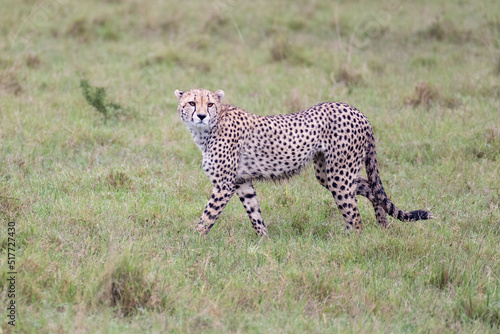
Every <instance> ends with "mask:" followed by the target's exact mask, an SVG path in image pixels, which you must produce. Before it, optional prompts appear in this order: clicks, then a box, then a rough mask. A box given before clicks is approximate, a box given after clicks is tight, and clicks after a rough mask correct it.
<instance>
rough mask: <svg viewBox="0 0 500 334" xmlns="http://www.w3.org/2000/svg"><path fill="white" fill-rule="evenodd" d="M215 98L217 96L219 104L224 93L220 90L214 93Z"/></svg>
mask: <svg viewBox="0 0 500 334" xmlns="http://www.w3.org/2000/svg"><path fill="white" fill-rule="evenodd" d="M214 94H215V96H217V98H218V99H219V102H220V101H221V100H222V98H223V97H224V91H223V90H222V89H219V90H218V91H216V92H215V93H214Z"/></svg>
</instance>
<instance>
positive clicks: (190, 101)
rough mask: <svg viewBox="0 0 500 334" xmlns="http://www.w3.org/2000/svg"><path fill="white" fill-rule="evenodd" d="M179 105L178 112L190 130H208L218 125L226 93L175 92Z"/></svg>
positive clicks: (207, 91) (198, 90)
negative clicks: (222, 101) (218, 116)
mask: <svg viewBox="0 0 500 334" xmlns="http://www.w3.org/2000/svg"><path fill="white" fill-rule="evenodd" d="M175 95H176V96H177V99H179V105H178V106H177V111H178V112H179V113H180V114H181V118H182V120H183V121H184V123H186V125H187V126H188V127H189V128H208V127H212V126H214V125H215V124H216V123H217V115H218V113H219V110H220V107H221V105H222V103H221V100H222V98H223V97H224V92H223V91H222V90H220V89H219V90H218V91H216V92H214V93H212V92H211V91H209V90H206V89H192V90H190V91H187V92H181V91H179V90H176V91H175Z"/></svg>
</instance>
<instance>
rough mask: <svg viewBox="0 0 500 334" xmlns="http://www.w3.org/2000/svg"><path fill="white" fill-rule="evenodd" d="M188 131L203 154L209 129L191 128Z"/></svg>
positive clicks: (208, 136)
mask: <svg viewBox="0 0 500 334" xmlns="http://www.w3.org/2000/svg"><path fill="white" fill-rule="evenodd" d="M190 130H191V135H193V139H194V142H195V143H196V145H197V146H198V147H199V148H200V150H201V151H202V152H204V151H205V150H206V147H207V144H208V140H209V138H210V132H211V131H210V130H209V129H198V128H195V129H193V128H191V129H190Z"/></svg>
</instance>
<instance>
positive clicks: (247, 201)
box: [236, 182, 268, 236]
mask: <svg viewBox="0 0 500 334" xmlns="http://www.w3.org/2000/svg"><path fill="white" fill-rule="evenodd" d="M236 194H237V195H238V197H239V198H240V201H241V204H243V207H244V208H245V210H246V211H247V213H248V217H249V218H250V221H251V222H252V226H253V228H254V229H255V232H257V234H258V235H260V236H267V235H268V234H267V228H266V225H265V224H264V220H263V219H262V214H261V213H260V206H259V201H258V200H257V193H256V192H255V189H254V188H253V184H252V182H245V183H243V184H237V185H236Z"/></svg>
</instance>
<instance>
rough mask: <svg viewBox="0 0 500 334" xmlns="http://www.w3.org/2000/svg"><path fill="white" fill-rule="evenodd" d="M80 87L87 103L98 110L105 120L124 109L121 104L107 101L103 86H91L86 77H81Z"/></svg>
mask: <svg viewBox="0 0 500 334" xmlns="http://www.w3.org/2000/svg"><path fill="white" fill-rule="evenodd" d="M80 88H81V89H82V94H83V97H85V100H86V101H87V103H88V104H89V105H91V106H92V107H94V108H95V109H96V110H97V111H98V112H100V113H101V115H102V116H103V117H104V120H105V121H107V120H108V119H109V118H111V117H113V116H117V115H118V114H119V113H120V112H123V111H124V110H125V109H124V108H123V107H122V106H121V105H119V104H117V103H113V102H108V101H107V99H106V90H105V89H104V87H93V86H91V85H90V84H89V82H88V80H87V79H82V80H80Z"/></svg>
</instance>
